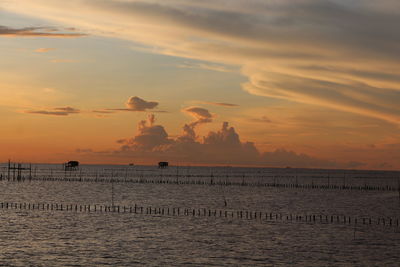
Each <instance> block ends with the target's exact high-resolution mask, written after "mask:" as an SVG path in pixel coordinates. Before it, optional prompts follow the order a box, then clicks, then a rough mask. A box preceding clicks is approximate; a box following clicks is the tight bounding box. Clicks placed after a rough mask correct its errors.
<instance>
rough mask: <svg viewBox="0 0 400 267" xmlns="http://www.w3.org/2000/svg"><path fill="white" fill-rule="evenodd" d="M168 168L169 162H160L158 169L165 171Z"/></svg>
mask: <svg viewBox="0 0 400 267" xmlns="http://www.w3.org/2000/svg"><path fill="white" fill-rule="evenodd" d="M167 167H168V162H166V161H160V162H159V163H158V168H160V169H165V168H167Z"/></svg>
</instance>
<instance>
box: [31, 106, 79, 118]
mask: <svg viewBox="0 0 400 267" xmlns="http://www.w3.org/2000/svg"><path fill="white" fill-rule="evenodd" d="M23 113H28V114H37V115H50V116H68V115H71V114H78V113H81V111H80V110H79V109H76V108H72V107H57V108H50V109H34V110H25V111H23Z"/></svg>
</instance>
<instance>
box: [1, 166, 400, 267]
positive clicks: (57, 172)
mask: <svg viewBox="0 0 400 267" xmlns="http://www.w3.org/2000/svg"><path fill="white" fill-rule="evenodd" d="M1 167H4V165H2V166H0V168H1ZM33 169H34V171H33V173H32V174H31V175H32V176H34V175H36V177H42V176H48V177H83V178H85V177H106V178H107V177H108V178H110V177H112V178H113V179H130V178H134V177H146V178H152V177H153V178H157V179H160V178H161V179H181V180H182V181H183V180H185V181H186V180H190V179H205V180H209V179H210V178H211V177H213V179H214V180H215V181H242V180H243V179H245V181H255V182H257V181H260V182H262V181H266V180H268V179H269V181H273V180H274V179H275V180H277V181H287V182H297V183H310V182H312V183H314V184H317V183H320V184H324V183H327V182H328V180H327V179H328V177H329V183H337V184H341V183H346V184H347V185H349V184H357V185H358V184H360V185H365V184H366V183H368V185H382V184H389V185H395V184H396V183H397V177H398V174H397V173H394V172H365V171H364V172H361V171H358V172H356V171H323V170H299V169H297V170H296V169H257V168H253V169H251V168H228V167H225V168H205V167H201V168H200V167H179V168H175V167H171V168H168V169H167V170H159V169H157V168H155V167H149V166H134V167H129V168H128V167H125V166H82V167H81V169H80V170H79V171H76V172H71V173H65V172H63V171H62V170H61V167H60V166H58V165H37V166H33ZM0 174H2V175H3V177H4V176H6V175H7V171H6V170H5V169H4V168H2V169H1V172H0ZM25 175H26V174H25ZM112 197H113V198H114V202H115V204H116V205H121V206H123V205H126V206H133V205H135V204H138V205H146V206H154V207H181V208H207V209H228V210H258V211H269V212H276V213H284V214H289V213H297V214H299V213H303V214H305V213H308V214H328V215H346V216H360V217H361V216H369V217H392V218H400V202H399V195H398V192H395V191H349V190H319V189H312V190H311V189H284V188H273V187H250V186H207V185H174V184H136V183H113V185H112V186H111V184H110V183H99V182H98V183H85V182H59V181H58V182H54V181H32V182H11V181H7V180H4V179H3V181H1V182H0V202H19V203H21V202H31V203H65V204H82V205H86V204H91V205H93V204H97V205H111V199H112ZM225 200H226V202H227V206H226V207H225ZM0 218H1V224H0V240H1V242H0V265H2V266H135V265H138V266H144V265H145V266H228V265H229V266H279V265H280V266H287V265H297V266H400V265H399V262H400V233H399V232H398V229H399V228H397V230H396V228H390V227H373V226H365V227H360V228H359V229H357V231H356V235H355V238H354V229H353V227H352V226H349V225H338V224H309V223H290V222H266V221H254V220H245V219H243V220H240V219H229V218H228V219H227V218H214V217H210V218H209V217H203V218H198V217H195V218H193V217H185V216H180V217H176V216H175V217H174V216H159V215H151V216H150V215H139V214H122V213H120V214H118V213H79V212H78V213H74V212H62V211H38V210H13V209H8V210H7V209H3V210H1V209H0ZM396 231H397V232H396Z"/></svg>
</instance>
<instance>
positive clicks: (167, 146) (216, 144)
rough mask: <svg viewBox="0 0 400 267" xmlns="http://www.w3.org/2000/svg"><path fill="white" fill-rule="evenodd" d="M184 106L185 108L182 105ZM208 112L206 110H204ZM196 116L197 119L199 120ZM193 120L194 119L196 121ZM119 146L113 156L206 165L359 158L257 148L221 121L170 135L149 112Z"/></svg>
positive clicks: (321, 164)
mask: <svg viewBox="0 0 400 267" xmlns="http://www.w3.org/2000/svg"><path fill="white" fill-rule="evenodd" d="M184 110H185V109H184ZM207 113H209V112H208V111H207ZM200 120H201V119H198V120H197V121H200ZM195 122H196V121H195ZM117 143H118V144H119V145H120V148H119V149H118V150H115V151H112V152H108V153H109V154H111V155H112V156H117V157H124V158H131V159H133V160H137V159H139V160H146V159H147V160H153V161H154V160H160V161H161V160H168V161H174V162H177V164H179V163H190V164H209V165H249V166H266V167H287V166H290V167H304V168H307V167H308V168H356V167H360V166H363V163H360V162H346V163H339V162H336V161H330V160H324V159H318V158H315V157H312V156H309V155H306V154H298V153H295V152H293V151H288V150H285V149H277V150H275V151H270V152H263V153H262V152H260V151H259V150H258V149H257V147H256V146H255V144H254V143H253V142H243V141H241V139H240V136H239V134H238V133H237V132H236V130H235V128H234V127H231V126H229V123H228V122H223V124H222V127H221V128H220V129H219V130H217V131H210V132H208V134H206V135H205V136H203V137H199V136H198V135H197V133H196V129H195V127H194V126H191V124H190V123H189V124H184V126H183V128H182V133H181V134H180V135H179V136H177V137H176V138H171V137H170V136H169V135H168V133H167V131H166V130H165V128H164V126H162V125H160V124H156V123H155V116H154V115H153V114H150V115H149V116H148V118H147V120H142V121H140V122H139V123H138V127H137V132H136V134H135V136H134V137H132V138H127V139H121V140H117Z"/></svg>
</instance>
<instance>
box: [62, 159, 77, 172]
mask: <svg viewBox="0 0 400 267" xmlns="http://www.w3.org/2000/svg"><path fill="white" fill-rule="evenodd" d="M78 168H79V161H74V160H71V161H68V162H67V163H64V170H66V171H74V170H77V169H78Z"/></svg>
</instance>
